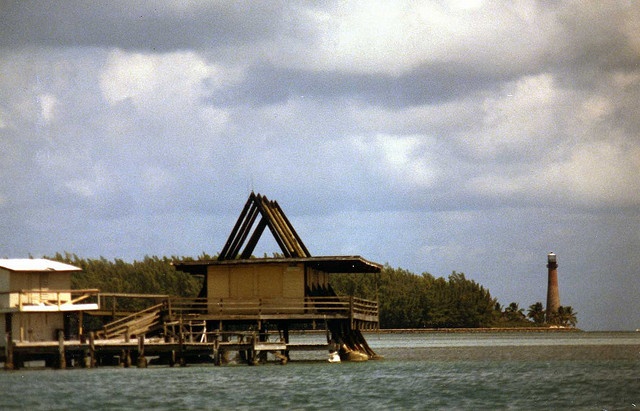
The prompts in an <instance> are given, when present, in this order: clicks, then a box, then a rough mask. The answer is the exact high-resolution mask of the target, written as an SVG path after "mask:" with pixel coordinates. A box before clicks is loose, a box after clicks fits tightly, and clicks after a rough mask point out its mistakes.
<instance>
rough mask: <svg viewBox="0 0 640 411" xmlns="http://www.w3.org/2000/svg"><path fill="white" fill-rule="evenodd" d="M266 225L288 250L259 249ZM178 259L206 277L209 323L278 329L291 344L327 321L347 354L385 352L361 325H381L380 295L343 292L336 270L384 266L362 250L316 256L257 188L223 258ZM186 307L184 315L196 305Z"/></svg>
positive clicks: (336, 345) (330, 339) (333, 341)
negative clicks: (266, 252)
mask: <svg viewBox="0 0 640 411" xmlns="http://www.w3.org/2000/svg"><path fill="white" fill-rule="evenodd" d="M266 228H268V229H269V231H270V232H271V234H272V235H273V237H274V239H275V241H276V242H277V244H278V245H279V247H280V249H281V251H282V256H281V257H273V258H254V257H253V256H252V253H253V252H254V250H255V247H256V245H257V244H258V241H259V240H260V237H261V236H262V234H263V233H264V231H265V229H266ZM174 265H175V267H176V269H178V270H181V271H184V272H188V273H191V274H194V275H202V276H204V283H203V288H202V292H201V295H200V297H201V299H202V301H205V302H206V303H205V304H206V308H205V309H204V310H203V307H199V310H198V314H197V318H198V320H202V321H204V323H205V326H206V329H208V330H212V329H216V330H219V331H221V330H238V329H245V330H246V329H256V330H258V331H259V334H258V335H260V336H265V335H268V329H269V328H275V329H277V331H278V333H279V334H280V335H281V336H282V342H283V343H284V347H290V345H289V332H290V330H294V329H296V328H300V329H309V328H312V327H314V326H315V327H316V328H319V327H323V328H324V329H325V330H326V337H327V347H328V348H329V349H330V350H335V351H338V352H339V355H340V358H341V359H342V360H366V359H371V358H376V357H377V356H376V354H375V353H374V352H373V350H371V348H370V347H369V346H368V344H367V342H366V340H365V339H364V337H363V335H362V332H361V331H362V330H372V329H377V328H378V326H379V312H378V302H377V301H369V300H364V299H361V298H357V297H355V296H338V295H337V294H336V293H335V292H334V290H333V288H332V287H331V282H330V274H333V273H344V274H351V273H379V272H380V270H381V268H382V267H381V265H379V264H376V263H373V262H370V261H367V260H365V259H364V258H362V257H360V256H322V257H313V256H311V254H310V253H309V251H308V250H307V248H306V247H305V245H304V243H303V242H302V240H301V238H300V237H299V235H298V233H297V232H296V231H295V229H294V228H293V225H292V224H291V223H290V221H289V220H288V219H287V217H286V216H285V214H284V212H283V211H282V209H281V208H280V206H279V205H278V203H277V202H276V201H270V200H268V199H267V198H266V197H265V196H262V195H260V194H255V193H253V192H252V193H251V194H250V196H249V199H248V200H247V202H246V204H245V206H244V208H243V209H242V212H241V213H240V217H239V218H238V220H237V222H236V224H235V226H234V227H233V229H232V231H231V234H230V235H229V238H228V240H227V242H226V244H225V245H224V247H223V249H222V251H221V252H220V254H219V256H218V258H217V259H214V260H206V261H202V260H201V261H182V262H176V263H174ZM174 308H175V307H174ZM184 310H185V312H184V314H183V317H182V318H183V321H185V319H186V318H188V316H189V312H190V311H189V308H188V307H185V308H184ZM191 312H193V311H191ZM193 315H194V316H195V315H196V314H195V312H194V314H193ZM261 338H264V337H261ZM265 343H266V341H265ZM283 351H284V352H283V355H285V356H287V357H288V350H283Z"/></svg>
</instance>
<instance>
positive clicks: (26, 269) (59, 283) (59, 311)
mask: <svg viewBox="0 0 640 411" xmlns="http://www.w3.org/2000/svg"><path fill="white" fill-rule="evenodd" d="M80 271H82V270H81V269H80V268H78V267H75V266H72V265H69V264H63V263H60V262H57V261H51V260H46V259H0V345H2V346H6V342H7V336H8V335H9V332H10V335H11V340H12V341H20V342H26V341H29V342H35V341H55V340H57V339H58V336H57V332H58V330H65V328H66V327H65V314H68V313H70V312H77V313H79V314H80V316H79V317H80V324H79V333H81V332H82V323H81V317H82V314H81V313H82V312H83V311H87V310H97V309H98V303H97V300H96V299H95V298H93V297H95V296H96V295H97V293H98V290H71V275H72V273H77V272H80Z"/></svg>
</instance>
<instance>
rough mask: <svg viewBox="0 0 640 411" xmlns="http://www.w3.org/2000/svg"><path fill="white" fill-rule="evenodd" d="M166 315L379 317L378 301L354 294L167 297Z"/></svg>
mask: <svg viewBox="0 0 640 411" xmlns="http://www.w3.org/2000/svg"><path fill="white" fill-rule="evenodd" d="M168 309H169V315H170V316H174V315H177V316H180V315H189V314H191V315H219V316H221V317H226V316H237V315H247V316H251V315H269V314H280V315H292V316H296V315H300V314H309V315H314V314H315V315H323V314H327V315H328V314H332V315H339V316H344V317H345V318H372V319H376V321H377V318H378V314H379V311H378V303H377V302H376V301H370V300H365V299H363V298H357V297H306V298H277V299H267V298H259V299H228V298H219V299H213V298H210V299H207V298H170V299H169V304H168Z"/></svg>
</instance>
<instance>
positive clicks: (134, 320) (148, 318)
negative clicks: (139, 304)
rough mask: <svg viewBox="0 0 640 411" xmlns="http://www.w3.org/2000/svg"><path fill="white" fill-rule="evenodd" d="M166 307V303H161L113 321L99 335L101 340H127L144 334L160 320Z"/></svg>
mask: <svg viewBox="0 0 640 411" xmlns="http://www.w3.org/2000/svg"><path fill="white" fill-rule="evenodd" d="M164 306H165V303H160V304H157V305H154V306H152V307H149V308H146V309H144V310H142V311H139V312H137V313H135V314H131V315H129V316H126V317H123V318H120V319H118V320H115V321H112V322H110V323H109V324H106V325H105V326H104V328H103V329H102V330H101V331H100V332H99V333H98V335H99V337H100V338H107V339H110V338H114V337H117V336H124V337H125V340H127V339H128V338H129V337H130V336H131V335H138V334H139V333H143V334H144V333H145V332H146V331H147V330H148V329H149V327H151V326H153V324H154V323H155V322H156V321H157V320H158V319H159V318H160V311H161V310H162V309H163V307H164Z"/></svg>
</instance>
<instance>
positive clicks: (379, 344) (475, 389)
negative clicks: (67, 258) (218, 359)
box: [0, 333, 640, 410]
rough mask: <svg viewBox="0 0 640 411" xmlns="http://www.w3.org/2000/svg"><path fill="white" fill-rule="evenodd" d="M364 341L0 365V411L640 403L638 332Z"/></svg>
mask: <svg viewBox="0 0 640 411" xmlns="http://www.w3.org/2000/svg"><path fill="white" fill-rule="evenodd" d="M367 340H368V341H369V343H370V345H371V346H372V348H373V349H374V350H375V351H376V352H378V353H379V354H381V355H384V356H385V359H384V360H382V361H369V362H365V363H340V364H330V363H328V362H325V361H321V359H324V354H321V353H315V354H314V353H311V354H309V353H305V354H302V353H293V354H294V355H293V356H292V357H293V358H292V360H293V361H292V362H290V363H289V364H287V365H285V366H280V365H276V364H275V363H270V364H266V365H261V366H257V367H248V366H246V365H228V366H224V367H214V366H208V365H206V366H189V367H185V368H178V367H176V368H168V367H150V368H147V369H137V368H129V369H121V368H97V369H91V370H84V369H76V370H60V371H55V370H19V371H13V372H3V371H0V409H2V410H7V409H30V410H31V409H86V410H94V409H166V410H169V409H171V410H182V409H240V410H256V409H300V410H304V409H309V410H321V409H322V410H343V409H344V410H352V409H353V410H361V409H367V410H378V409H416V410H422V409H426V410H432V409H447V410H448V409H473V410H477V409H514V410H562V409H571V410H573V409H578V410H603V409H607V410H618V409H638V408H640V333H557V334H551V333H540V334H538V333H535V334H531V333H522V334H520V333H503V334H473V333H464V334H439V333H429V334H406V335H398V334H391V335H389V334H369V335H367ZM295 354H297V356H296V355H295ZM303 355H304V356H305V357H304V358H302V356H303ZM314 358H317V359H318V360H317V361H314V360H313V359H314ZM636 405H637V407H636Z"/></svg>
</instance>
